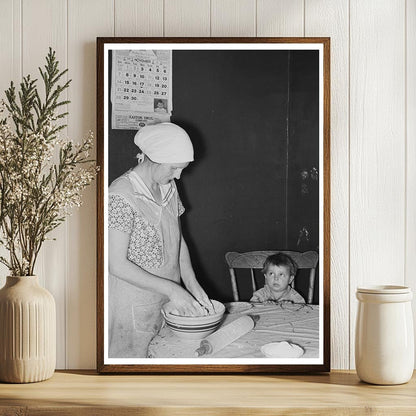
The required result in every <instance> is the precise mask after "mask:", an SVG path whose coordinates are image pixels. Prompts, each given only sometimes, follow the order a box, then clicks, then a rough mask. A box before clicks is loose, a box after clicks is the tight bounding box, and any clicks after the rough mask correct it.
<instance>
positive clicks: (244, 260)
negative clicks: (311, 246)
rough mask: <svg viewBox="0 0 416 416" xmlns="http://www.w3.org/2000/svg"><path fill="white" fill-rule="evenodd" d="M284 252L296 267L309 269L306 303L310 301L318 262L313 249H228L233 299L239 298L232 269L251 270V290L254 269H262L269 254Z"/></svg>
mask: <svg viewBox="0 0 416 416" xmlns="http://www.w3.org/2000/svg"><path fill="white" fill-rule="evenodd" d="M276 253H284V254H287V255H288V256H290V257H291V258H292V259H293V260H294V261H295V262H296V264H297V266H298V269H310V273H309V286H308V298H307V302H306V303H312V299H313V290H314V286H315V271H316V266H317V264H318V260H319V255H318V253H317V252H315V251H306V252H304V253H300V252H298V251H284V250H279V251H250V252H247V253H237V252H235V251H229V252H228V253H226V254H225V261H226V262H227V265H228V268H229V271H230V277H231V286H232V289H233V297H234V300H235V301H238V300H239V296H238V288H237V279H236V273H235V270H234V269H250V272H251V284H252V287H253V292H254V291H255V290H257V289H256V280H255V278H254V269H262V268H263V264H264V261H265V260H266V258H267V257H268V256H270V255H271V254H276Z"/></svg>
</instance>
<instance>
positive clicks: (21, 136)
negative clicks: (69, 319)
mask: <svg viewBox="0 0 416 416" xmlns="http://www.w3.org/2000/svg"><path fill="white" fill-rule="evenodd" d="M58 64H59V62H58V61H56V58H55V52H53V51H52V50H51V49H49V53H48V55H47V57H46V65H45V70H44V71H43V70H42V69H40V68H39V71H40V74H41V76H42V79H43V81H44V85H45V97H44V99H43V100H42V99H41V98H40V96H39V93H38V91H37V87H36V80H31V79H30V76H29V75H28V76H27V77H24V78H23V81H22V83H21V84H20V91H19V92H18V98H17V96H16V89H15V87H14V85H13V83H11V85H10V88H9V89H8V90H7V91H6V97H7V101H8V102H7V103H5V102H1V103H0V245H4V246H5V247H6V249H7V250H8V251H9V254H10V258H9V259H6V258H5V257H0V262H1V263H3V264H5V265H6V266H7V267H8V268H9V270H10V272H11V274H12V275H13V276H31V275H33V271H34V266H35V263H36V259H37V257H38V254H39V250H40V248H41V246H42V243H43V242H44V241H45V240H46V239H47V235H48V233H50V232H51V231H52V230H53V229H55V228H56V227H58V226H59V225H60V224H61V223H62V222H63V221H64V220H65V217H66V216H68V215H69V214H70V210H71V208H72V207H79V206H80V205H81V195H82V191H83V190H84V189H85V187H87V186H88V185H89V184H90V183H91V182H92V181H93V179H94V178H95V175H96V172H97V170H98V168H97V167H96V164H95V161H94V160H92V159H90V156H89V153H90V150H91V149H92V147H93V135H92V133H91V132H90V134H89V135H88V137H87V138H86V139H84V140H83V141H82V143H80V144H73V143H72V142H71V141H65V140H62V139H61V138H60V137H59V131H60V130H62V129H63V128H64V127H65V125H64V124H58V123H57V122H58V120H60V119H62V118H64V117H65V116H66V115H67V113H59V108H60V107H61V106H63V105H65V104H68V103H69V101H59V97H60V95H61V93H62V92H63V91H64V90H65V89H66V88H68V86H69V83H70V81H68V82H66V83H65V84H64V85H63V86H60V85H57V83H58V81H59V80H60V79H61V77H62V76H63V75H64V74H65V73H66V72H67V70H65V71H62V72H59V70H58Z"/></svg>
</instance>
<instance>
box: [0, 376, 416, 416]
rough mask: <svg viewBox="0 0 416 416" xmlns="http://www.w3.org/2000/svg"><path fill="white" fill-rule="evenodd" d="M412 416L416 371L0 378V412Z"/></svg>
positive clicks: (24, 413) (415, 407)
mask: <svg viewBox="0 0 416 416" xmlns="http://www.w3.org/2000/svg"><path fill="white" fill-rule="evenodd" d="M370 413H371V414H377V415H386V416H387V415H389V416H391V415H401V416H403V415H412V416H414V415H415V414H416V375H414V376H413V379H412V380H411V381H410V382H409V383H407V384H403V385H400V386H373V385H368V384H364V383H361V382H360V381H359V380H358V378H357V376H356V374H355V373H354V372H339V371H338V372H332V373H331V374H322V375H275V376H264V375H259V376H253V375H249V376H234V375H233V376H228V375H226V376H220V375H198V376H194V375H188V376H178V375H137V376H136V375H97V374H96V373H95V372H93V371H65V372H63V371H58V372H56V373H55V375H54V376H53V377H52V378H51V379H50V380H47V381H44V382H42V383H34V384H1V383H0V415H1V416H4V415H45V414H47V415H72V414H76V415H87V414H88V415H89V414H100V415H122V416H124V415H130V414H136V415H137V414H140V415H141V416H142V415H143V416H147V415H149V416H150V415H152V416H155V415H169V416H170V415H174V416H175V415H178V416H179V415H180V416H184V415H191V414H192V415H195V414H198V415H217V414H218V415H243V416H244V415H264V416H266V415H267V416H270V415H344V416H345V415H363V414H370Z"/></svg>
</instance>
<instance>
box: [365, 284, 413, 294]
mask: <svg viewBox="0 0 416 416" xmlns="http://www.w3.org/2000/svg"><path fill="white" fill-rule="evenodd" d="M357 292H358V293H378V294H383V295H395V294H400V293H410V292H411V290H410V287H408V286H396V285H375V286H367V287H357Z"/></svg>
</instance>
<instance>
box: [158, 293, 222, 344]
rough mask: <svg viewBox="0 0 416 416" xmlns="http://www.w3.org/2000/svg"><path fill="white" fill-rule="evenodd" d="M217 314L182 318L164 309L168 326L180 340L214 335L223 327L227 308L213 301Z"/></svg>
mask: <svg viewBox="0 0 416 416" xmlns="http://www.w3.org/2000/svg"><path fill="white" fill-rule="evenodd" d="M211 302H212V304H213V306H214V310H215V313H213V314H211V315H204V316H180V315H175V314H174V313H171V312H166V310H165V309H164V308H163V309H162V314H163V317H164V318H165V321H166V325H167V326H168V327H169V328H170V329H171V330H172V331H173V332H174V333H175V334H176V335H177V336H178V337H180V338H185V339H203V338H205V337H207V336H208V335H209V334H212V333H213V332H214V331H215V330H217V329H218V327H219V326H220V325H221V322H222V318H223V316H224V312H225V306H224V305H223V304H222V303H220V302H218V301H216V300H211Z"/></svg>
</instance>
